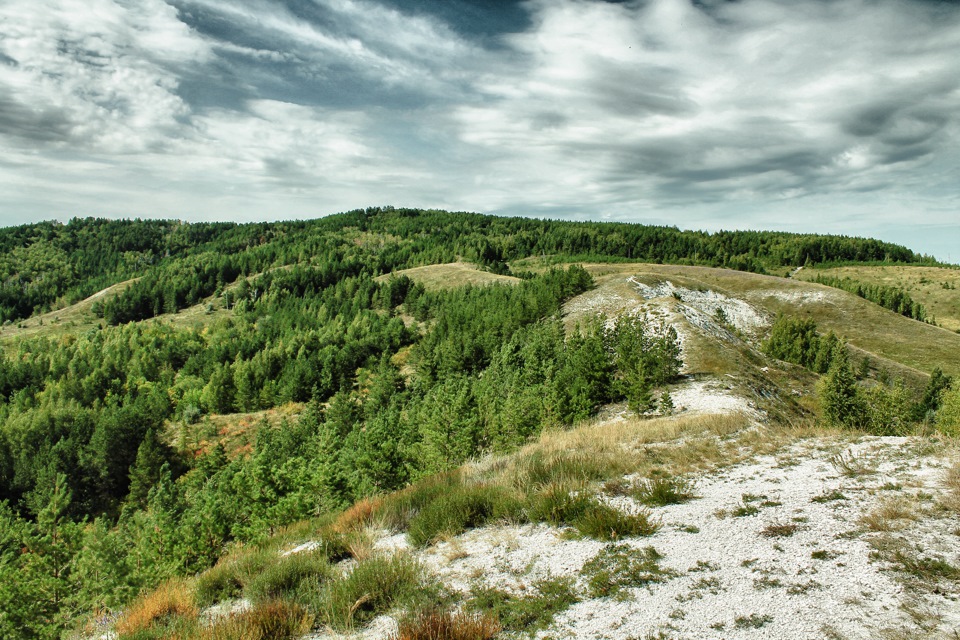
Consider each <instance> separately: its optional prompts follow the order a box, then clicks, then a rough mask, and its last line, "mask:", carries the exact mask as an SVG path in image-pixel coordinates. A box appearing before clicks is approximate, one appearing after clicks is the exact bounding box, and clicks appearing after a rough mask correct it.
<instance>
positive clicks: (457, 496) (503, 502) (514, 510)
mask: <svg viewBox="0 0 960 640" xmlns="http://www.w3.org/2000/svg"><path fill="white" fill-rule="evenodd" d="M522 515H523V503H522V502H521V501H520V500H519V499H518V498H517V497H516V496H515V495H514V494H513V492H511V491H509V490H507V489H504V488H503V487H499V486H495V485H486V484H478V485H464V484H461V485H459V486H455V487H452V488H451V491H450V492H449V493H445V494H442V495H440V496H438V497H436V498H435V499H434V500H433V501H432V502H430V503H428V504H426V505H424V506H423V507H422V508H421V509H420V510H419V512H418V513H417V515H416V516H414V517H413V519H412V520H411V521H410V529H409V530H408V532H407V535H408V536H409V538H410V542H412V543H413V544H414V545H416V546H418V547H422V546H424V545H427V544H430V543H431V542H434V541H436V540H437V539H439V538H442V537H445V536H455V535H457V534H460V533H463V532H464V531H466V530H467V529H473V528H476V527H481V526H483V525H485V524H487V523H489V522H495V521H516V520H518V519H520V518H521V517H522Z"/></svg>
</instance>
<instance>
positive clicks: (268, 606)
mask: <svg viewBox="0 0 960 640" xmlns="http://www.w3.org/2000/svg"><path fill="white" fill-rule="evenodd" d="M312 625H313V616H312V615H310V613H309V612H307V610H306V609H304V608H303V607H301V606H300V605H298V604H294V603H291V602H286V601H283V600H271V601H267V602H261V603H259V604H257V605H256V606H254V607H253V608H251V609H249V610H248V611H244V612H243V613H240V614H238V615H235V616H229V617H227V618H223V619H221V620H218V621H216V622H215V623H214V624H212V625H211V626H209V627H207V628H206V629H204V630H203V631H202V633H200V634H199V635H198V636H197V638H198V640H293V639H294V638H299V637H301V636H303V635H304V634H305V633H307V632H308V631H310V628H311V627H312Z"/></svg>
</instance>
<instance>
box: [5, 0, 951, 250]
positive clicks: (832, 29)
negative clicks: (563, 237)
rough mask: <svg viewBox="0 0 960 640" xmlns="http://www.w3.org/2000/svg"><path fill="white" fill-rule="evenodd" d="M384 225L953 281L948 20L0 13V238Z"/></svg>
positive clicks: (192, 4)
mask: <svg viewBox="0 0 960 640" xmlns="http://www.w3.org/2000/svg"><path fill="white" fill-rule="evenodd" d="M378 205H393V206H398V207H400V206H410V207H422V208H442V209H447V210H453V211H476V212H485V213H495V214H501V215H523V216H536V217H549V218H565V219H577V220H586V219H590V220H611V221H614V220H615V221H624V222H640V223H646V224H669V225H675V226H677V227H680V228H682V229H705V230H709V231H713V230H719V229H775V230H787V231H800V232H818V233H840V234H845V235H857V236H871V237H878V238H882V239H885V240H891V241H894V242H899V243H902V244H906V245H907V246H909V247H911V248H913V249H914V250H917V251H919V252H922V253H925V254H929V255H934V256H936V257H938V258H940V259H942V260H949V261H951V262H960V2H945V1H934V0H739V1H728V0H699V1H691V0H646V1H635V2H606V1H602V0H523V1H513V0H501V1H492V0H486V1H483V0H442V1H441V0H403V1H401V0H3V2H0V225H4V226H6V225H15V224H21V223H25V222H31V221H36V220H49V219H60V220H67V219H69V218H71V217H74V216H82V217H83V216H104V217H159V218H179V219H184V220H233V221H254V220H278V219H292V218H301V219H302V218H314V217H319V216H323V215H328V214H331V213H336V212H339V211H346V210H350V209H356V208H362V207H367V206H378Z"/></svg>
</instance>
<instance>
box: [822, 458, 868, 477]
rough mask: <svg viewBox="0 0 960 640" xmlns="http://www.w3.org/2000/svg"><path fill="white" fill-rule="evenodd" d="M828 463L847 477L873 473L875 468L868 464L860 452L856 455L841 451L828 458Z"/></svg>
mask: <svg viewBox="0 0 960 640" xmlns="http://www.w3.org/2000/svg"><path fill="white" fill-rule="evenodd" d="M830 464H831V465H833V468H834V469H836V470H837V472H838V473H841V474H843V475H845V476H847V477H849V478H856V477H858V476H865V475H870V474H871V473H875V469H873V468H871V467H870V466H868V464H867V460H866V458H865V457H864V456H863V455H862V454H861V455H857V454H853V453H843V452H841V453H838V454H835V455H834V456H833V457H832V458H830Z"/></svg>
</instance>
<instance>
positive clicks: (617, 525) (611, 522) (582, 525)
mask: <svg viewBox="0 0 960 640" xmlns="http://www.w3.org/2000/svg"><path fill="white" fill-rule="evenodd" d="M572 524H573V526H574V527H576V529H577V531H579V532H580V533H582V534H583V535H585V536H588V537H590V538H596V539H597V540H619V539H620V538H632V537H636V536H650V535H653V534H654V533H656V532H657V530H658V529H659V528H660V525H659V523H656V522H653V521H652V520H651V519H650V512H649V511H640V512H638V513H624V512H622V511H620V510H619V509H615V508H614V507H611V506H609V505H606V504H603V503H601V502H597V501H591V503H590V504H589V505H588V507H587V508H586V510H584V512H583V513H582V514H580V516H579V517H578V518H576V519H575V520H574V521H573V523H572Z"/></svg>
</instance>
